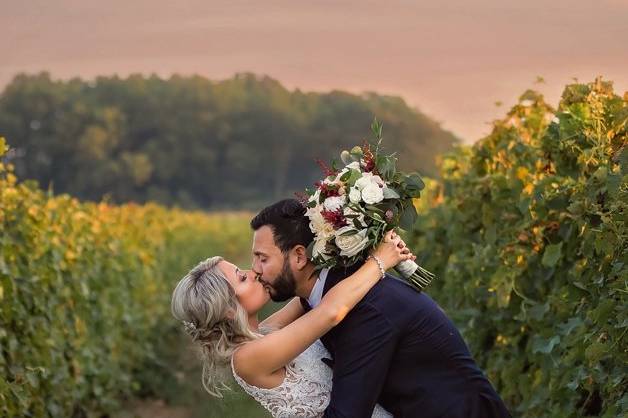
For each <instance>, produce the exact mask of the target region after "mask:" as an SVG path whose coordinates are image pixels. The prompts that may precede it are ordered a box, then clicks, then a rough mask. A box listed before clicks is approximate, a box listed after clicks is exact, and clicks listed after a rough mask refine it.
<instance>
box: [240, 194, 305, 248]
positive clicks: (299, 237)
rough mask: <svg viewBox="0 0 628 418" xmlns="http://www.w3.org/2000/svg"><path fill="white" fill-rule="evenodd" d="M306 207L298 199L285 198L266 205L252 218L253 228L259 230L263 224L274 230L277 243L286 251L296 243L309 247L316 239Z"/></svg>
mask: <svg viewBox="0 0 628 418" xmlns="http://www.w3.org/2000/svg"><path fill="white" fill-rule="evenodd" d="M305 212H306V208H305V206H303V204H302V203H301V202H299V201H298V200H296V199H284V200H280V201H279V202H277V203H273V204H272V205H270V206H267V207H265V208H264V209H262V210H261V211H260V213H258V214H257V215H256V216H255V217H254V218H253V219H252V220H251V228H252V229H253V230H254V231H257V230H258V229H260V228H261V227H263V226H266V225H268V226H270V227H271V228H272V230H273V237H274V239H275V245H276V246H277V247H279V249H280V250H281V251H282V252H283V253H286V252H288V251H290V250H291V249H292V248H293V247H294V246H295V245H303V246H304V247H306V248H307V246H308V245H310V243H311V242H312V241H313V240H314V234H313V233H312V231H311V230H310V220H309V218H308V217H307V216H305Z"/></svg>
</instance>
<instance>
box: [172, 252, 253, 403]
mask: <svg viewBox="0 0 628 418" xmlns="http://www.w3.org/2000/svg"><path fill="white" fill-rule="evenodd" d="M222 260H223V258H222V257H218V256H216V257H211V258H208V259H206V260H204V261H201V262H200V263H199V264H198V265H197V266H196V267H194V268H193V269H192V270H190V272H189V273H188V274H186V275H185V276H184V277H183V278H182V279H181V280H180V281H179V283H178V284H177V287H176V288H175V289H174V292H173V293H172V305H171V309H172V315H173V316H174V317H175V318H176V319H178V320H179V321H181V322H182V323H183V325H184V327H185V330H186V331H187V332H188V334H189V335H190V336H191V337H192V340H193V341H194V342H195V343H197V344H198V346H199V348H200V358H201V362H202V364H203V374H202V382H203V387H204V388H205V390H206V391H207V392H208V393H210V394H211V395H214V396H217V397H222V393H221V392H222V391H223V390H227V389H229V386H227V384H226V382H227V381H228V380H229V376H230V375H231V371H230V370H231V357H232V355H233V352H234V351H235V349H236V348H237V347H238V346H240V345H241V344H243V343H245V342H247V341H251V340H253V339H256V338H258V337H259V335H258V334H256V333H255V332H253V331H251V330H250V328H249V322H248V315H247V312H246V311H245V310H244V308H243V307H242V305H240V303H239V302H238V299H237V297H236V294H235V291H234V290H233V287H231V285H230V284H229V281H228V280H227V278H226V277H225V275H224V273H223V272H222V270H221V269H220V268H219V267H218V263H219V262H221V261H222Z"/></svg>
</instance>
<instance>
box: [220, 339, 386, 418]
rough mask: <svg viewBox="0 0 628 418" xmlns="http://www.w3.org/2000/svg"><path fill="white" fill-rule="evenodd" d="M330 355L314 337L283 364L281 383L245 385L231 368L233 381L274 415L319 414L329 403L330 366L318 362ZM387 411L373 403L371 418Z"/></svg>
mask: <svg viewBox="0 0 628 418" xmlns="http://www.w3.org/2000/svg"><path fill="white" fill-rule="evenodd" d="M323 357H330V356H329V353H328V352H327V350H326V349H325V347H324V346H323V344H322V343H321V342H320V341H319V340H317V341H316V342H315V343H314V344H312V345H311V346H310V347H308V348H307V350H305V351H304V352H303V353H301V354H300V355H299V356H298V357H297V358H296V359H295V360H294V361H293V362H292V363H290V364H289V365H288V366H287V367H286V377H285V379H284V380H283V382H282V383H281V384H280V385H279V386H277V387H274V388H272V389H264V388H258V387H256V386H252V385H249V384H248V383H246V382H245V381H244V380H242V379H241V378H240V376H238V375H237V374H236V372H235V368H234V367H233V357H232V358H231V370H232V371H233V377H234V378H235V380H236V382H237V383H238V384H239V385H240V386H241V387H242V389H244V391H245V392H246V393H248V394H249V395H251V396H252V397H253V398H254V399H255V400H256V401H258V402H259V403H260V404H262V406H263V407H264V408H266V409H267V410H268V411H270V413H271V414H272V416H273V417H275V418H295V417H298V418H316V417H322V416H323V412H324V411H325V408H327V405H328V404H329V396H330V393H331V385H332V383H331V380H332V372H331V369H330V368H329V367H328V366H327V365H326V364H325V363H323V362H322V361H321V358H323ZM390 417H392V415H391V414H389V413H388V412H386V410H384V409H383V408H382V407H381V406H379V405H376V406H375V409H374V410H373V418H390Z"/></svg>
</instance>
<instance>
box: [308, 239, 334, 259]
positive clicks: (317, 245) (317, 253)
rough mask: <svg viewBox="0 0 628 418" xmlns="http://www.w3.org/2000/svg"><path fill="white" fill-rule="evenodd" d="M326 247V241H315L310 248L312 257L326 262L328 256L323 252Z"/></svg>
mask: <svg viewBox="0 0 628 418" xmlns="http://www.w3.org/2000/svg"><path fill="white" fill-rule="evenodd" d="M326 245H327V240H326V239H317V240H316V241H314V247H312V256H314V257H322V258H323V260H328V259H329V257H330V255H329V254H327V253H326V252H325V246H326Z"/></svg>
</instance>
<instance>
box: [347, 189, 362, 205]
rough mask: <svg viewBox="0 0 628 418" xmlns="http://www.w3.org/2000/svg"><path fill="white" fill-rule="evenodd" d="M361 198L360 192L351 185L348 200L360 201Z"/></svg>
mask: <svg viewBox="0 0 628 418" xmlns="http://www.w3.org/2000/svg"><path fill="white" fill-rule="evenodd" d="M361 199H362V193H360V191H359V190H358V189H356V188H355V187H352V188H351V190H350V191H349V200H350V201H351V203H360V200H361Z"/></svg>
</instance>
